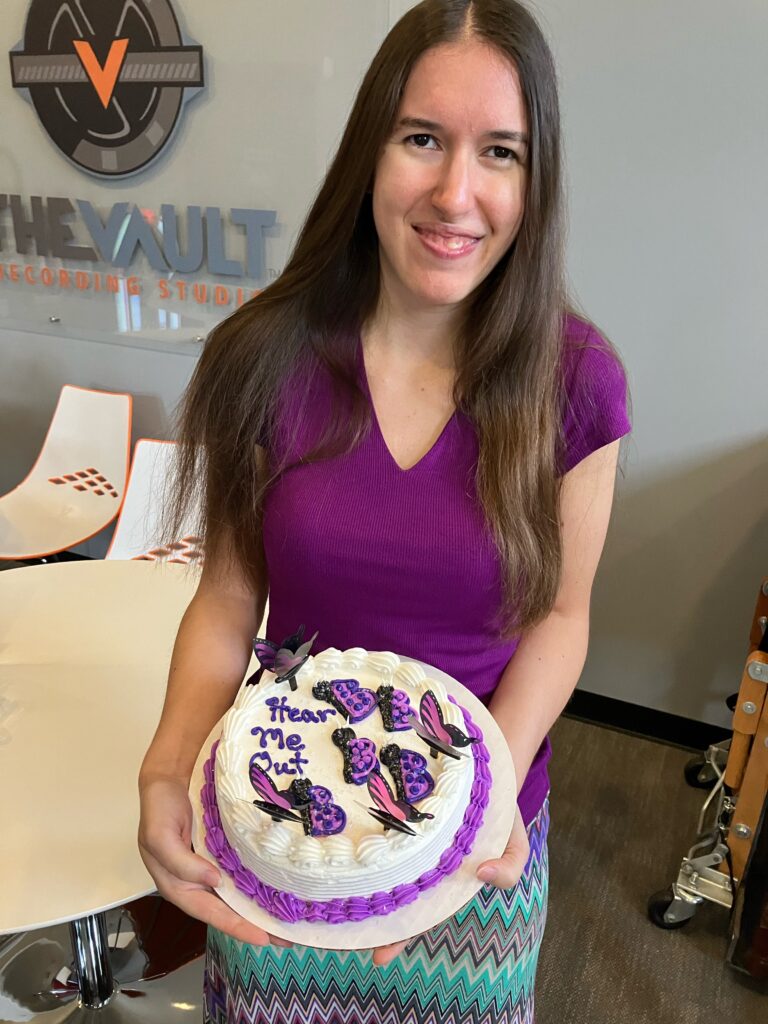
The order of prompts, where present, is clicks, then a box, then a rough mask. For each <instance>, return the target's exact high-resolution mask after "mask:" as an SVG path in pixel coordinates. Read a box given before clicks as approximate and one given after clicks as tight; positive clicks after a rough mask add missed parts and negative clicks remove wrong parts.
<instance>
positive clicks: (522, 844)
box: [373, 811, 531, 967]
mask: <svg viewBox="0 0 768 1024" xmlns="http://www.w3.org/2000/svg"><path fill="white" fill-rule="evenodd" d="M530 849H531V847H530V843H529V841H528V833H527V832H526V830H525V825H524V824H523V819H522V817H521V815H520V812H519V811H518V812H517V814H516V815H515V822H514V824H513V826H512V831H511V833H510V835H509V841H508V842H507V845H506V848H505V850H504V852H503V853H502V855H501V856H500V857H497V858H496V860H484V861H483V863H482V864H481V865H480V866H479V867H478V869H477V877H478V878H479V879H480V881H482V882H487V883H488V884H489V885H495V886H498V888H499V889H511V888H512V887H513V886H515V885H517V883H518V882H519V881H520V876H521V875H522V873H523V871H524V870H525V865H526V864H527V863H528V856H529V854H530ZM414 938H415V936H413V937H411V938H410V939H404V940H403V941H402V942H392V943H390V944H389V945H388V946H377V947H376V948H375V949H374V951H373V962H374V964H375V965H376V967H385V966H386V965H387V964H388V963H389V962H390V961H391V960H394V959H395V957H396V956H399V955H400V954H401V953H402V951H403V950H404V949H405V947H406V946H408V945H410V943H411V942H413V941H414Z"/></svg>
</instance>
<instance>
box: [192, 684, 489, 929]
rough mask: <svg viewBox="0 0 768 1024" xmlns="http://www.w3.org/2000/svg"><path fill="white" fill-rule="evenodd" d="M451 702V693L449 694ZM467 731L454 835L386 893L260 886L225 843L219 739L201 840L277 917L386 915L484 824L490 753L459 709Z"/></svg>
mask: <svg viewBox="0 0 768 1024" xmlns="http://www.w3.org/2000/svg"><path fill="white" fill-rule="evenodd" d="M449 699H450V700H451V701H452V703H454V704H455V703H456V702H455V701H454V700H453V698H452V697H451V698H449ZM461 710H462V713H463V715H464V722H465V726H466V731H467V733H468V735H469V736H471V737H472V738H473V739H477V740H478V742H477V743H473V744H472V753H473V755H474V759H475V778H474V781H473V783H472V789H471V790H470V795H469V803H468V805H467V809H466V812H465V814H464V818H463V820H462V823H461V825H459V828H458V830H457V832H456V835H455V836H454V837H453V843H452V844H451V845H450V846H448V847H446V849H445V850H444V851H443V853H442V855H441V857H440V860H439V861H438V863H437V865H436V866H435V867H434V868H432V869H431V870H430V871H425V872H424V874H423V875H419V877H418V878H417V879H415V881H413V882H408V883H406V884H404V885H397V886H395V888H394V889H392V890H390V891H389V892H375V893H373V894H372V895H371V896H350V897H348V898H347V899H332V900H326V901H320V900H303V899H301V898H300V897H298V896H295V895H294V894H293V893H289V892H281V891H280V890H279V889H274V888H273V887H272V886H270V885H265V884H264V882H262V881H260V880H259V879H258V878H257V877H256V875H255V874H254V873H253V872H252V871H251V870H250V869H249V868H246V867H245V866H244V865H243V863H242V862H241V860H240V858H239V857H238V855H237V853H236V852H235V851H234V849H233V848H232V846H231V845H230V843H229V840H228V839H227V837H226V835H225V834H224V829H223V828H222V827H221V817H220V816H219V807H218V804H217V802H216V788H215V785H214V768H215V764H216V749H217V747H218V745H219V742H218V740H217V741H216V742H215V743H214V744H213V747H212V748H211V756H210V758H209V759H208V760H207V761H206V762H205V767H204V769H203V774H204V778H205V783H204V785H203V788H202V790H201V791H200V797H201V800H202V803H203V822H204V824H205V845H206V847H207V849H208V851H209V853H211V854H212V855H213V856H214V857H215V859H216V861H217V863H218V864H219V866H220V867H221V868H223V870H224V871H226V872H227V874H228V875H229V876H230V877H231V878H232V880H233V881H234V883H235V885H236V886H237V888H238V889H239V890H240V891H241V892H242V893H245V895H246V896H249V897H250V898H251V899H253V900H255V901H256V903H258V904H259V906H260V907H263V908H264V910H266V911H268V913H270V914H272V915H273V916H274V917H277V918H280V920H281V921H290V922H293V921H322V922H325V923H326V924H345V923H347V922H348V921H364V920H365V919H366V918H369V917H373V916H375V915H377V914H378V915H384V914H391V913H392V911H393V910H398V909H399V908H400V907H404V906H406V905H407V904H408V903H412V902H413V901H414V900H415V899H416V898H417V897H418V896H419V895H420V894H421V893H422V892H424V890H425V889H431V888H432V886H433V885H437V884H438V883H439V882H441V881H442V880H443V879H444V878H445V877H446V875H450V874H451V873H452V872H453V871H455V870H456V869H457V868H458V867H459V865H460V864H461V862H462V860H463V859H464V858H465V857H466V856H467V854H468V853H469V851H470V850H471V849H472V846H473V845H474V842H475V836H476V835H477V832H478V830H479V828H480V826H481V825H482V823H483V813H484V811H485V808H486V807H487V806H488V799H489V793H490V788H491V772H490V769H489V767H488V762H489V761H490V754H489V753H488V748H487V747H486V746H485V744H484V743H483V742H482V735H483V734H482V733H481V732H480V730H479V729H478V728H477V726H476V725H475V723H474V722H473V721H472V717H471V716H470V714H469V712H468V711H467V710H466V709H465V708H462V709H461Z"/></svg>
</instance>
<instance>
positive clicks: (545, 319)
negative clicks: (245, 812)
mask: <svg viewBox="0 0 768 1024" xmlns="http://www.w3.org/2000/svg"><path fill="white" fill-rule="evenodd" d="M629 429H630V427H629V421H628V419H627V414H626V385H625V380H624V375H623V371H622V368H621V364H620V362H619V360H618V358H617V357H616V355H615V353H614V352H613V349H612V347H611V346H610V344H609V343H608V342H607V341H606V340H605V339H604V338H602V337H601V336H600V335H599V334H598V333H597V331H596V330H595V329H594V328H593V327H592V325H591V324H589V323H588V322H587V321H585V320H583V319H581V318H579V317H577V316H576V315H575V314H573V312H572V311H571V308H570V306H569V304H568V301H567V295H566V289H565V285H564V269H563V212H562V195H561V157H560V123H559V106H558V95H557V85H556V73H555V67H554V62H553V59H552V55H551V52H550V50H549V47H548V45H547V42H546V40H545V38H544V36H543V34H542V32H541V30H540V29H539V27H538V25H537V24H536V22H535V20H534V19H533V17H532V16H531V14H530V13H529V12H528V11H527V10H526V9H525V8H524V7H523V6H522V5H521V4H520V3H517V2H516V0H424V2H423V3H420V4H418V5H417V6H416V7H414V8H413V9H412V10H410V11H409V12H408V13H407V14H406V15H405V16H404V17H403V19H402V20H401V21H400V22H399V23H398V24H397V25H396V26H395V27H394V28H393V29H392V31H391V32H390V33H389V35H388V36H387V38H386V39H385V40H384V42H383V44H382V46H381V48H380V50H379V52H378V53H377V54H376V56H375V57H374V60H373V63H372V64H371V67H370V69H369V70H368V72H367V74H366V76H365V78H364V80H363V83H362V85H361V87H360V91H359V93H358V95H357V98H356V100H355V102H354V105H353V108H352V112H351V114H350V118H349V122H348V124H347V126H346V129H345V131H344V134H343V137H342V140H341V143H340V145H339V149H338V152H337V153H336V156H335V157H334V160H333V162H332V164H331V166H330V168H329V171H328V174H327V176H326V178H325V181H324V182H323V184H322V186H321V187H320V190H319V192H318V196H317V199H316V201H315V203H314V205H313V206H312V209H311V210H310V212H309V214H308V217H307V220H306V223H305V224H304V227H303V229H302V232H301V234H300V237H299V239H298V241H297V243H296V247H295V250H294V252H293V254H292V256H291V258H290V260H289V262H288V265H287V266H286V268H285V271H284V272H283V274H282V275H281V277H280V278H279V279H278V280H277V281H275V282H274V283H273V284H272V285H270V286H269V287H268V288H267V289H266V290H265V291H264V292H262V293H261V294H260V295H259V296H258V297H257V298H255V299H253V300H252V301H251V302H248V303H247V304H246V305H245V306H243V307H242V308H241V309H240V310H238V311H237V312H236V313H234V314H232V316H230V317H229V318H228V319H227V320H225V321H224V322H223V323H222V324H220V325H219V326H218V327H217V328H216V329H215V330H214V332H213V333H212V335H211V337H210V338H209V339H208V342H207V345H206V348H205V351H204V353H203V355H202V357H201V359H200V362H199V364H198V366H197V369H196V372H195V375H194V378H193V380H192V382H191V384H190V388H189V390H188V393H187V395H186V398H185V404H184V410H183V416H182V423H181V435H182V448H181V459H180V462H181V474H180V480H179V488H178V500H177V508H176V511H177V516H178V515H182V516H183V515H184V513H185V509H186V506H187V505H188V504H189V501H190V498H194V497H195V496H196V494H197V493H198V487H199V486H200V482H201V481H204V493H205V501H204V511H203V522H202V523H201V524H200V530H201V531H202V532H203V533H204V535H205V538H206V564H205V570H204V573H203V578H202V582H201V584H200V588H199V590H198V593H197V595H196V597H195V600H194V601H193V604H192V606H191V607H190V610H189V612H188V613H187V616H186V617H185V621H184V623H183V624H182V627H181V629H180V631H179V636H178V639H177V644H176V649H175V653H174V660H173V663H172V667H171V675H170V680H169V687H168V695H167V698H166V704H165V708H164V711H163V717H162V720H161V722H160V726H159V728H158V732H157V735H156V737H155V739H154V741H153V744H152V746H151V748H150V750H149V751H148V753H147V756H146V759H145V762H144V766H143V769H142V777H141V790H142V825H141V830H140V844H141V847H142V850H143V854H144V858H145V862H146V864H147V866H148V868H149V870H150V872H151V873H152V875H153V877H154V878H155V880H156V882H157V885H158V888H159V889H160V891H161V892H162V893H163V894H164V895H166V896H167V897H168V898H169V899H172V900H174V902H177V903H178V904H179V906H181V907H182V908H183V909H186V910H187V911H188V912H189V913H192V914H195V915H197V916H199V917H201V918H202V919H203V920H205V921H208V922H209V924H211V925H213V926H214V927H212V928H211V930H210V933H209V948H208V959H207V964H206V1004H207V1017H206V1019H207V1020H208V1021H210V1022H215V1024H219V1022H221V1024H224V1022H225V1021H231V1020H235V1019H237V1020H243V1021H246V1020H247V1021H253V1022H256V1021H259V1022H260V1021H265V1020H270V1021H271V1022H274V1024H288V1022H291V1024H299V1022H301V1024H325V1022H329V1021H332V1020H342V1019H343V1020H377V1021H384V1020H396V1021H398V1022H399V1024H424V1022H439V1024H481V1022H483V1024H485V1022H490V1021H494V1022H498V1024H532V1021H533V1010H534V980H535V973H536V965H537V959H538V951H539V945H540V942H541V938H542V933H543V929H544V923H545V919H546V906H547V885H548V873H547V844H546V839H547V830H548V821H549V818H548V790H549V782H548V777H547V767H546V766H547V761H548V759H549V755H550V749H551V748H550V745H549V741H548V738H547V733H548V730H549V728H550V727H551V725H552V723H553V722H554V721H555V719H556V718H557V716H558V715H559V713H560V711H561V710H562V708H563V706H564V705H565V703H566V702H567V700H568V697H569V696H570V694H571V692H572V690H573V688H574V687H575V685H576V683H577V681H578V678H579V674H580V672H581V669H582V667H583V664H584V658H585V655H586V645H587V634H588V628H589V604H590V593H591V588H592V582H593V579H594V576H595V571H596V568H597V564H598V560H599V558H600V554H601V551H602V547H603V542H604V539H605V533H606V529H607V525H608V518H609V514H610V508H611V501H612V496H613V484H614V477H615V470H616V460H617V446H618V439H619V438H621V437H622V436H623V435H624V434H626V433H627V432H628V430H629ZM267 590H268V591H269V600H270V614H269V621H268V635H269V637H270V638H271V639H273V640H274V639H279V638H280V637H284V636H289V635H290V634H291V632H292V631H293V629H295V625H296V623H297V622H305V623H307V624H308V626H309V628H310V629H312V630H313V631H314V630H318V631H319V645H321V646H323V647H336V648H338V649H340V650H345V649H349V648H352V647H362V648H365V649H367V650H368V651H393V652H397V653H398V654H399V655H401V656H405V657H407V658H413V659H417V660H419V661H422V662H425V663H427V664H429V665H432V666H435V667H436V668H439V669H442V670H443V671H445V672H447V673H448V674H449V675H450V676H452V677H453V678H455V679H458V680H459V681H460V682H462V683H463V684H464V685H465V686H466V687H468V688H469V689H470V690H471V691H472V692H473V693H474V694H475V695H476V696H477V697H478V698H479V699H480V700H482V701H483V702H484V703H485V704H486V705H487V706H488V707H489V710H490V712H491V713H492V715H493V717H494V718H495V720H496V723H497V724H498V725H499V727H500V728H501V731H502V733H503V734H504V737H505V739H506V741H507V743H508V746H509V750H510V753H511V756H512V759H513V762H514V766H515V776H516V778H517V780H518V781H519V783H520V788H519V790H518V792H517V793H516V794H515V793H514V792H513V789H512V786H511V783H510V784H509V787H510V788H509V799H510V801H511V800H513V799H514V798H515V796H516V797H517V805H518V807H519V812H520V813H519V814H518V815H517V817H516V819H515V824H514V827H513V829H512V832H511V834H510V837H509V842H508V844H507V848H506V850H505V852H504V854H503V855H502V856H501V857H500V858H498V859H495V860H490V861H486V862H484V863H483V864H481V865H479V867H478V870H477V878H478V882H480V881H482V882H483V883H487V884H485V885H484V886H483V888H482V889H481V890H480V892H479V894H478V895H477V896H476V897H475V898H474V899H473V900H471V901H470V903H468V904H467V905H466V906H465V907H463V908H462V910H461V911H460V912H459V913H458V914H456V915H455V916H453V917H451V918H449V919H448V920H447V921H445V922H443V924H442V925H440V926H439V927H437V928H435V929H432V930H430V931H429V932H427V933H426V934H423V935H417V936H414V937H413V939H412V940H411V941H410V942H409V943H398V944H397V945H396V946H394V947H384V948H379V949H376V950H374V951H373V952H372V953H366V954H362V953H336V952H333V951H328V950H322V949H309V948H304V947H295V948H292V949H290V950H280V951H276V950H275V949H274V948H272V946H270V942H272V943H273V945H274V944H277V945H280V944H281V943H279V942H276V941H275V940H274V939H271V938H270V936H268V935H267V934H266V932H264V931H261V930H260V929H258V928H256V927H255V926H253V925H250V924H249V923H247V922H246V921H245V920H243V919H242V918H240V917H238V915H236V914H235V913H234V912H233V911H232V910H230V909H229V908H227V907H225V906H224V905H223V904H221V902H220V901H218V900H217V899H216V898H215V897H214V896H213V895H212V894H211V892H210V891H209V888H208V887H209V886H210V885H215V884H216V883H217V880H218V876H217V875H216V874H215V872H213V873H212V869H211V867H210V866H209V865H208V863H207V862H206V861H204V860H202V859H201V858H199V857H197V856H196V855H195V854H193V853H192V852H191V851H190V848H189V823H190V815H191V810H190V804H189V799H188V797H187V784H188V780H189V775H190V772H191V770H192V766H193V765H194V763H195V759H196V757H197V754H198V751H199V749H200V746H201V745H202V743H203V741H204V740H205V738H206V737H207V735H208V733H209V732H210V730H211V728H212V727H213V725H214V724H215V722H216V721H217V720H218V719H219V718H220V717H221V715H222V714H223V712H224V711H225V710H226V709H227V708H228V707H229V706H230V705H231V704H232V701H233V700H234V698H235V695H236V693H237V690H238V686H239V685H240V683H241V681H242V679H243V675H244V674H245V671H246V667H247V661H248V652H249V649H250V640H251V639H252V637H253V636H254V635H255V633H256V629H257V626H258V623H259V622H260V619H261V614H262V611H263V608H264V602H265V600H266V596H267ZM273 721H274V720H273ZM502 784H503V783H502ZM235 940H239V941H235ZM242 943H246V944H242ZM248 943H250V945H249V944H248ZM385 965H386V966H385ZM375 966H382V967H383V966H385V970H382V971H376V970H375V969H373V968H374V967H375Z"/></svg>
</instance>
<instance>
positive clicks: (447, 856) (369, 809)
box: [202, 648, 491, 923]
mask: <svg viewBox="0 0 768 1024" xmlns="http://www.w3.org/2000/svg"><path fill="white" fill-rule="evenodd" d="M295 683H296V688H295V690H294V689H291V688H290V687H289V685H288V683H286V682H277V681H276V677H275V675H274V674H273V673H272V672H269V671H267V672H264V673H263V675H262V677H261V680H260V682H259V683H258V684H257V685H246V684H244V685H243V686H242V687H241V689H240V691H239V693H238V696H237V699H236V701H235V703H234V705H233V706H232V708H231V710H230V711H229V712H228V713H227V715H226V717H225V720H224V725H223V731H222V734H221V739H220V741H219V742H218V743H217V744H215V745H214V748H213V750H212V751H211V757H210V759H209V761H208V762H207V763H206V768H205V778H206V782H205V785H204V787H203V792H202V799H203V809H204V818H203V820H204V823H205V828H206V846H207V847H208V849H209V851H210V852H211V853H212V854H213V855H214V857H215V858H216V860H217V861H218V863H219V864H220V866H221V867H222V868H223V870H225V871H227V872H228V873H229V874H230V875H231V876H232V878H233V879H234V882H235V884H236V885H237V887H238V888H239V889H240V890H241V891H242V892H244V893H246V894H247V895H248V896H249V897H251V898H252V899H254V900H255V901H256V902H257V903H258V904H259V905H260V906H262V907H263V908H264V909H266V910H267V911H269V912H270V913H272V914H274V915H275V916H276V917H279V918H281V919H283V920H287V921H297V920H314V921H326V922H330V923H341V922H345V921H350V920H362V919H364V918H367V917H369V916H372V915H375V914H387V913H389V912H390V911H392V910H395V909H397V908H398V907H400V906H403V905H405V904H406V903H409V902H411V901H412V900H414V899H417V898H418V896H419V895H420V893H421V892H423V891H425V890H426V889H428V888H431V887H432V886H434V885H436V884H438V883H440V882H441V881H442V880H443V879H444V878H445V877H446V876H447V875H449V874H450V873H451V872H452V871H455V870H456V868H457V867H458V866H459V865H460V864H461V861H462V860H463V859H464V857H465V856H466V854H467V853H468V852H469V850H470V849H471V846H472V844H473V842H474V838H475V835H476V833H477V830H478V829H479V827H480V825H481V824H482V820H483V813H484V809H485V807H486V805H487V802H488V794H489V788H490V781H491V780H490V771H489V767H488V752H487V750H486V748H485V745H484V744H483V742H482V735H481V734H480V730H479V729H478V728H477V726H476V725H475V724H474V722H473V721H472V719H471V718H470V716H469V714H468V712H467V711H466V710H465V709H463V708H462V707H461V706H460V705H459V704H458V703H456V702H455V701H454V700H453V699H451V698H449V697H448V695H447V693H446V690H445V687H444V686H443V684H442V683H441V682H440V681H439V680H438V679H436V678H431V677H430V675H429V671H428V670H427V671H425V670H424V668H422V666H421V665H419V664H417V663H415V662H412V661H403V660H401V659H400V658H399V657H398V656H397V655H396V654H391V653H387V652H385V653H380V652H379V653H368V652H367V651H364V650H362V649H361V648H355V649H352V650H348V651H343V652H341V651H338V650H335V649H333V648H331V649H329V650H326V651H323V652H321V653H320V654H318V655H317V656H315V657H309V658H308V659H307V660H306V662H305V663H304V664H303V666H302V667H301V669H300V670H299V671H298V674H297V675H296V677H295Z"/></svg>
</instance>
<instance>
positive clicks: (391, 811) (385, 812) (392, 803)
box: [367, 772, 434, 836]
mask: <svg viewBox="0 0 768 1024" xmlns="http://www.w3.org/2000/svg"><path fill="white" fill-rule="evenodd" d="M368 794H369V795H370V797H371V799H372V800H373V802H374V804H376V806H375V807H369V808H367V810H368V813H369V814H370V815H371V817H373V818H375V819H376V821H378V822H380V823H381V824H382V825H383V826H384V831H385V832H389V830H390V829H395V830H396V831H397V832H405V833H406V834H407V835H409V836H415V835H418V833H417V832H414V830H413V829H412V828H411V827H410V825H409V824H408V822H415V821H424V820H425V819H427V818H429V819H431V818H434V814H428V813H427V812H426V811H419V810H417V809H416V808H415V807H414V806H413V804H411V803H409V802H408V801H407V800H402V799H400V798H399V797H397V798H396V797H395V795H394V793H393V792H392V790H391V788H390V786H389V783H388V782H387V780H386V779H385V778H384V776H383V775H382V774H381V772H371V774H370V775H369V776H368Z"/></svg>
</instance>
